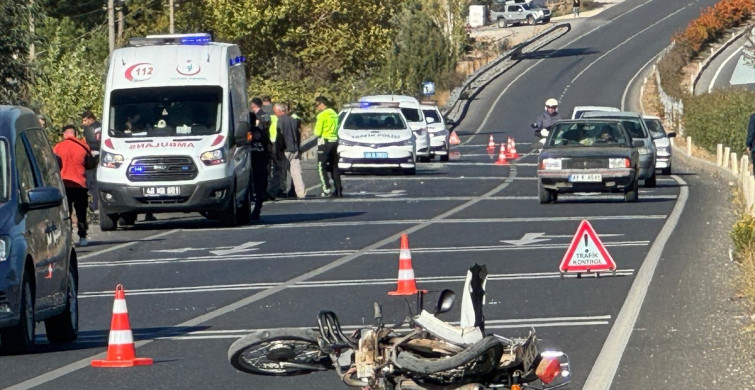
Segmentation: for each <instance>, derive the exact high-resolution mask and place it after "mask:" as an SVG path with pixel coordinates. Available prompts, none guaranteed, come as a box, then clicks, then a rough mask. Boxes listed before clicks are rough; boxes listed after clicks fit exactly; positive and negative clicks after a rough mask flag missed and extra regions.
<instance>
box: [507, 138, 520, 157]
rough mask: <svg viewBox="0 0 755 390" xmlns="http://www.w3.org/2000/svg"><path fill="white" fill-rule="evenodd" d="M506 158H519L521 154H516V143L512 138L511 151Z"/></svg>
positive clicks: (510, 142)
mask: <svg viewBox="0 0 755 390" xmlns="http://www.w3.org/2000/svg"><path fill="white" fill-rule="evenodd" d="M506 157H508V158H510V159H515V158H519V153H517V152H516V141H514V139H513V138H511V137H509V150H508V155H507V156H506Z"/></svg>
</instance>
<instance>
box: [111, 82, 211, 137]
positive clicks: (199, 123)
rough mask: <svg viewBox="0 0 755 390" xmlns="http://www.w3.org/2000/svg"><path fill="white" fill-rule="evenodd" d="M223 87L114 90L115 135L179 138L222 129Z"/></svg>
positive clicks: (112, 130) (206, 133)
mask: <svg viewBox="0 0 755 390" xmlns="http://www.w3.org/2000/svg"><path fill="white" fill-rule="evenodd" d="M222 103H223V90H222V88H220V87H217V86H190V87H159V88H136V89H121V90H114V91H113V92H112V95H111V96H110V120H109V123H108V129H109V134H110V136H111V137H116V138H119V137H175V136H187V135H210V134H215V133H218V132H220V130H221V129H222V128H221V124H222V115H221V114H222V112H223V111H222V109H221V107H222Z"/></svg>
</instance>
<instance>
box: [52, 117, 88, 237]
mask: <svg viewBox="0 0 755 390" xmlns="http://www.w3.org/2000/svg"><path fill="white" fill-rule="evenodd" d="M52 151H53V152H54V153H55V154H56V155H57V156H58V157H60V160H61V162H62V166H61V168H60V176H61V177H62V178H63V185H65V187H66V198H68V210H75V212H76V221H77V222H76V227H77V228H78V231H77V233H78V234H79V243H78V245H79V246H86V245H88V244H89V243H88V242H87V229H88V228H89V225H88V224H87V178H86V173H85V171H86V169H85V167H84V160H85V159H86V158H87V155H88V154H90V151H89V147H88V146H87V145H86V143H84V142H81V141H79V140H78V139H77V138H76V127H74V126H73V125H66V126H65V127H63V140H62V141H60V142H58V144H57V145H55V147H54V148H53V149H52ZM72 206H73V207H72Z"/></svg>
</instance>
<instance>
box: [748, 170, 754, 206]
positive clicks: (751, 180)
mask: <svg viewBox="0 0 755 390" xmlns="http://www.w3.org/2000/svg"><path fill="white" fill-rule="evenodd" d="M747 188H748V189H749V192H750V198H749V199H747V208H748V209H749V210H750V212H753V214H755V210H753V208H752V205H753V204H755V196H753V194H755V176H752V175H750V176H747Z"/></svg>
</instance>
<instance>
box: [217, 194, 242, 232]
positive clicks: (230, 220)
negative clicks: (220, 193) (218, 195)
mask: <svg viewBox="0 0 755 390" xmlns="http://www.w3.org/2000/svg"><path fill="white" fill-rule="evenodd" d="M237 212H238V208H237V207H236V189H235V188H233V189H231V200H230V202H228V206H227V207H226V209H225V210H223V211H222V212H221V213H220V215H219V216H218V217H220V224H221V225H223V226H236V224H237V222H236V221H237V218H238V217H237V216H236V213H237Z"/></svg>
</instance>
